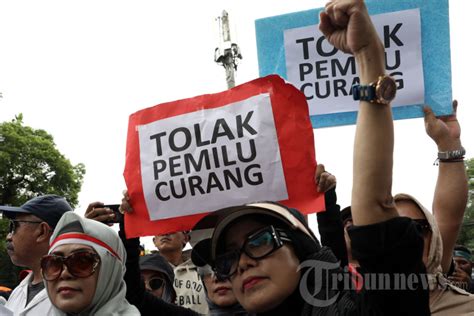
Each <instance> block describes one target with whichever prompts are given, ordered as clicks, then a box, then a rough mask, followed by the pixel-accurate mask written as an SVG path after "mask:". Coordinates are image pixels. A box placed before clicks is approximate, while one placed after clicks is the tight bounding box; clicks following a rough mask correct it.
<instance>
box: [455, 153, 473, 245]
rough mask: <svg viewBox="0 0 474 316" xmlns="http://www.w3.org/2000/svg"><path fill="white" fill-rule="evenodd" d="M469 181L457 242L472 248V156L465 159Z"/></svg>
mask: <svg viewBox="0 0 474 316" xmlns="http://www.w3.org/2000/svg"><path fill="white" fill-rule="evenodd" d="M466 169H467V177H468V179H469V180H468V181H469V198H468V201H467V206H466V211H465V213H464V220H463V225H462V227H461V232H460V233H459V238H458V244H461V245H464V246H467V247H468V248H469V249H471V250H474V158H471V159H469V160H467V161H466Z"/></svg>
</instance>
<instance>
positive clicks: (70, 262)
mask: <svg viewBox="0 0 474 316" xmlns="http://www.w3.org/2000/svg"><path fill="white" fill-rule="evenodd" d="M99 263H100V257H99V255H97V254H96V253H93V252H90V251H80V252H75V253H72V254H70V255H69V256H66V257H63V256H58V255H47V256H44V257H43V258H42V259H41V269H42V270H41V271H42V274H43V278H44V279H45V280H46V281H54V280H56V279H57V278H59V276H60V275H61V273H62V272H63V269H64V266H66V267H67V271H68V272H69V273H70V274H71V275H72V276H74V277H76V278H87V277H89V276H91V275H92V274H94V272H95V271H96V270H97V267H98V266H99Z"/></svg>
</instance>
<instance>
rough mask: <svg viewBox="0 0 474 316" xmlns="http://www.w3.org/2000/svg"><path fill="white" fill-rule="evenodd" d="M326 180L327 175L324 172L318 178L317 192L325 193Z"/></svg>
mask: <svg viewBox="0 0 474 316" xmlns="http://www.w3.org/2000/svg"><path fill="white" fill-rule="evenodd" d="M327 178H328V173H327V172H324V173H323V174H322V175H321V177H320V178H319V184H318V191H319V192H324V191H326V186H327Z"/></svg>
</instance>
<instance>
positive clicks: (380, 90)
mask: <svg viewBox="0 0 474 316" xmlns="http://www.w3.org/2000/svg"><path fill="white" fill-rule="evenodd" d="M376 93H377V98H378V99H379V101H381V102H383V103H389V102H390V101H392V100H393V99H394V98H395V95H396V93H397V84H396V83H395V80H393V79H392V78H391V77H388V76H385V77H383V78H382V79H381V80H380V81H379V82H378V84H377V88H376Z"/></svg>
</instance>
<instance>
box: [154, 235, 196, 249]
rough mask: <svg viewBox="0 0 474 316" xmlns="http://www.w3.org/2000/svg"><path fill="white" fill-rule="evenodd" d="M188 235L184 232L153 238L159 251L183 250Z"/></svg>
mask: <svg viewBox="0 0 474 316" xmlns="http://www.w3.org/2000/svg"><path fill="white" fill-rule="evenodd" d="M187 241H188V240H187V236H186V235H185V234H184V233H183V232H176V233H172V234H165V235H157V236H155V238H153V243H154V244H155V246H156V248H158V250H159V251H164V252H167V251H168V252H169V251H182V250H183V247H184V245H186V242H187Z"/></svg>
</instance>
